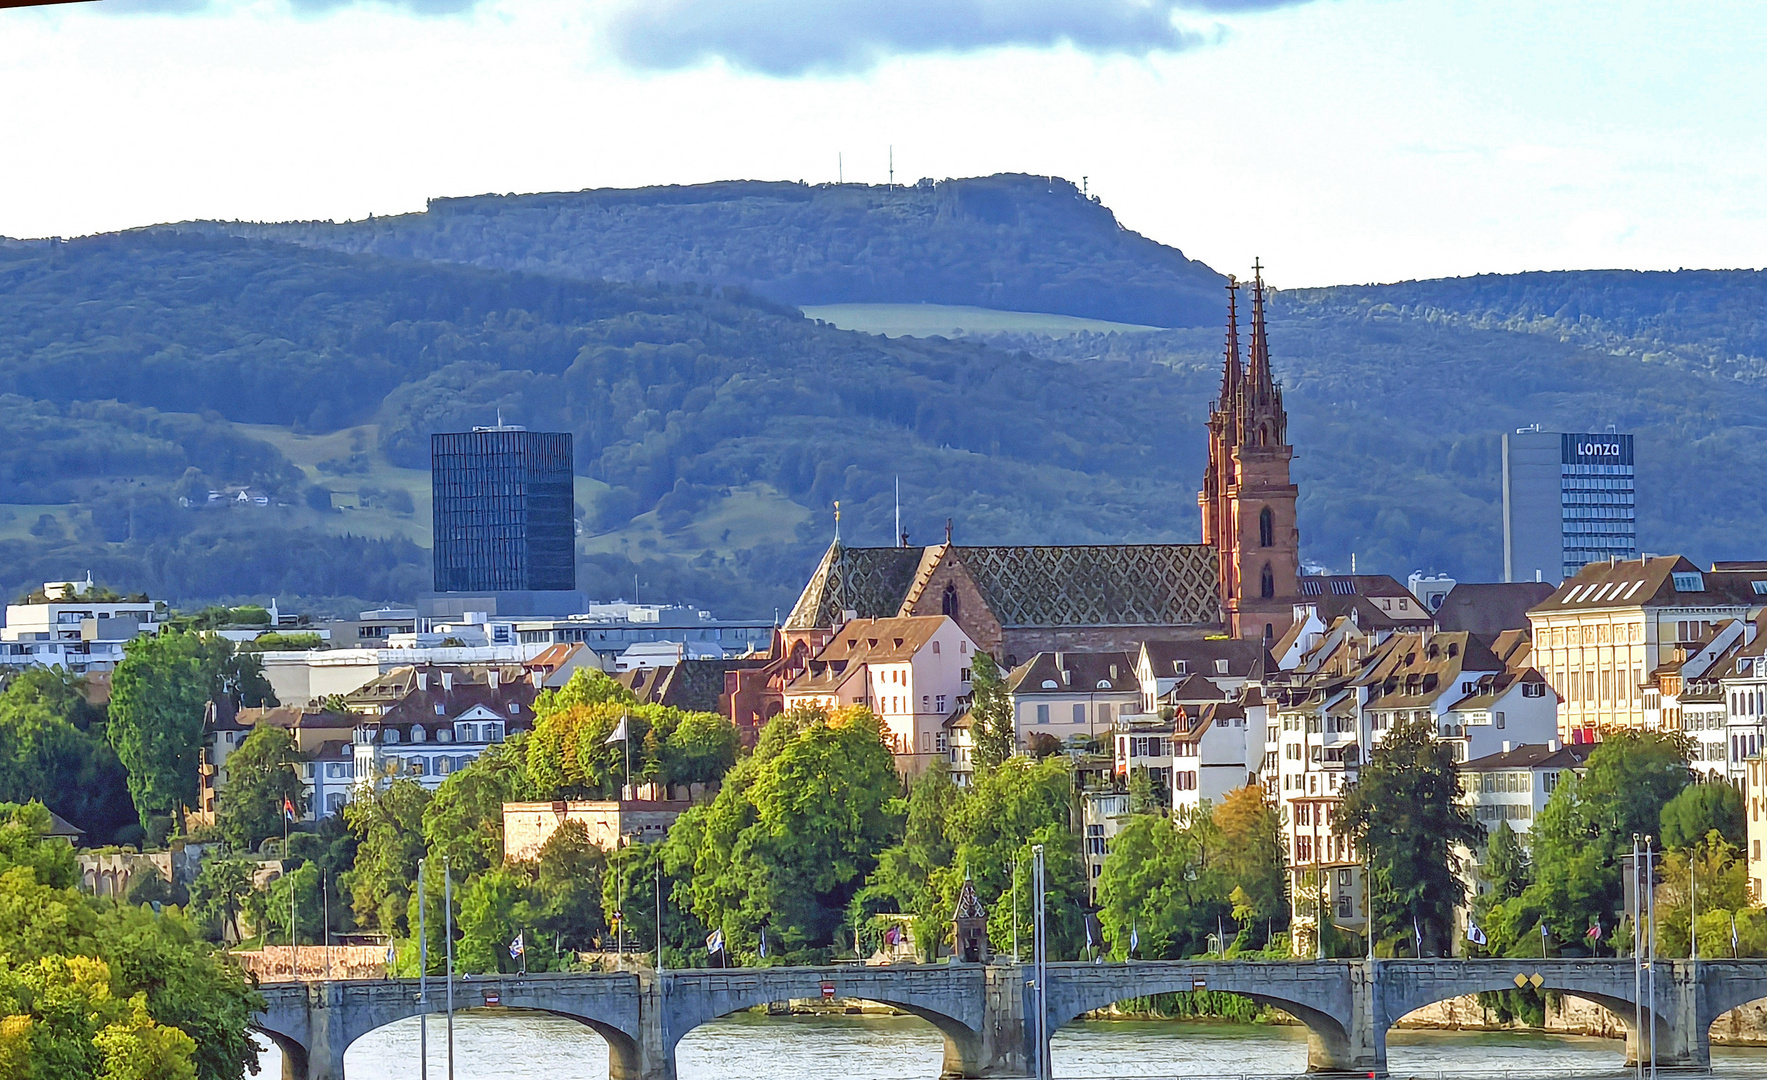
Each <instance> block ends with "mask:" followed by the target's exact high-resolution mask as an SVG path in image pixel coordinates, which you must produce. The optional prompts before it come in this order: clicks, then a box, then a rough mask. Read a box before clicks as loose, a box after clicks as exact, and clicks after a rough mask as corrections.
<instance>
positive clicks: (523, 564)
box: [430, 427, 577, 592]
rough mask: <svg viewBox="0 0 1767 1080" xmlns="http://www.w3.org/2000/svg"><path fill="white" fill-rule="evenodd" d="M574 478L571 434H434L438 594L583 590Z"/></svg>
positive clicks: (503, 430) (511, 430) (500, 430)
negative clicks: (579, 585)
mask: <svg viewBox="0 0 1767 1080" xmlns="http://www.w3.org/2000/svg"><path fill="white" fill-rule="evenodd" d="M571 473H572V458H571V437H570V434H569V433H566V432H549V431H524V430H523V429H521V428H517V427H494V428H474V429H473V430H471V431H462V432H449V433H447V434H441V435H431V436H430V485H431V488H432V492H433V494H434V496H435V569H436V591H437V592H478V591H515V590H532V591H549V590H560V589H574V588H576V587H577V558H576V539H575V536H576V531H575V528H574V526H573V524H572V520H571V508H572V506H573V504H574V500H573V498H572V482H571Z"/></svg>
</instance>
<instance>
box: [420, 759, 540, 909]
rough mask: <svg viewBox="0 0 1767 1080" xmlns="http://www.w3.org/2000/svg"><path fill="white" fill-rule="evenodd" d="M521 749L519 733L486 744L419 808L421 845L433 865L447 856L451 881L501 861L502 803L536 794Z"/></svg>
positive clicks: (464, 878) (486, 868)
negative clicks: (505, 739)
mask: <svg viewBox="0 0 1767 1080" xmlns="http://www.w3.org/2000/svg"><path fill="white" fill-rule="evenodd" d="M526 748H527V739H526V736H525V735H520V734H518V735H516V736H515V737H514V738H512V739H510V740H508V741H507V742H503V743H500V744H498V745H495V746H492V747H490V748H489V749H487V750H486V751H485V752H484V753H483V754H481V755H479V757H478V758H477V759H475V760H474V761H473V762H472V763H471V764H469V765H467V767H466V768H464V769H461V770H460V771H459V772H456V773H454V774H452V775H451V776H449V777H448V779H446V780H444V781H442V785H441V787H439V788H437V789H436V793H435V795H434V796H433V797H432V798H431V799H430V800H429V802H428V804H427V805H426V806H425V807H424V810H423V836H424V840H425V845H426V847H427V849H428V851H429V853H430V855H431V856H432V858H433V859H434V861H435V862H437V863H438V864H439V863H440V862H441V860H442V859H443V858H447V859H448V860H449V865H451V866H452V867H453V868H454V879H455V880H456V881H465V880H466V879H467V878H469V877H471V876H472V875H474V874H477V873H479V872H481V871H483V870H488V869H490V868H491V867H493V866H495V865H497V864H498V863H500V862H502V861H503V804H504V803H506V802H519V801H522V800H526V799H532V798H534V797H535V794H534V791H533V788H532V785H531V784H530V783H529V781H528V772H527V757H526V753H527V749H526Z"/></svg>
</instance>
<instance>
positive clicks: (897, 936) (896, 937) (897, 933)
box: [884, 926, 902, 949]
mask: <svg viewBox="0 0 1767 1080" xmlns="http://www.w3.org/2000/svg"><path fill="white" fill-rule="evenodd" d="M884 944H885V945H887V946H889V947H890V948H892V949H893V948H895V947H896V946H898V945H900V944H902V928H901V927H900V926H891V927H890V928H889V929H888V930H885V931H884Z"/></svg>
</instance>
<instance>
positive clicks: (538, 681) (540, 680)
mask: <svg viewBox="0 0 1767 1080" xmlns="http://www.w3.org/2000/svg"><path fill="white" fill-rule="evenodd" d="M545 686H546V673H545V672H544V671H539V670H536V671H535V672H534V689H536V690H541V689H544V688H545Z"/></svg>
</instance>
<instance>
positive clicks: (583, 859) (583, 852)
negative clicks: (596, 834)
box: [534, 821, 608, 953]
mask: <svg viewBox="0 0 1767 1080" xmlns="http://www.w3.org/2000/svg"><path fill="white" fill-rule="evenodd" d="M534 862H535V864H536V872H537V879H536V884H537V885H538V887H539V891H540V906H539V910H538V912H537V917H538V921H537V923H536V924H535V925H536V927H537V929H538V930H539V931H540V932H541V933H542V934H544V935H546V937H547V938H549V939H550V940H552V941H554V942H556V943H557V944H556V946H555V951H556V950H564V951H565V952H567V953H568V952H569V951H574V950H581V951H584V952H587V951H588V950H590V949H593V948H595V946H596V944H597V942H599V941H600V940H601V938H602V937H603V935H604V934H606V932H607V919H606V916H605V915H604V914H603V907H602V886H603V883H604V882H605V881H606V880H607V876H608V874H607V864H608V857H607V852H605V851H603V850H602V849H601V848H599V847H597V846H596V845H595V844H593V843H591V842H590V841H589V831H588V830H587V829H585V828H584V827H583V823H582V822H580V821H567V822H565V823H564V824H563V825H562V826H560V827H559V828H558V830H557V831H556V832H554V833H553V834H552V835H551V836H549V837H547V838H546V843H544V844H542V845H541V846H540V850H539V852H538V853H536V855H535V857H534Z"/></svg>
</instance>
